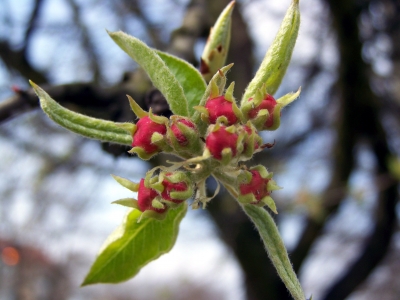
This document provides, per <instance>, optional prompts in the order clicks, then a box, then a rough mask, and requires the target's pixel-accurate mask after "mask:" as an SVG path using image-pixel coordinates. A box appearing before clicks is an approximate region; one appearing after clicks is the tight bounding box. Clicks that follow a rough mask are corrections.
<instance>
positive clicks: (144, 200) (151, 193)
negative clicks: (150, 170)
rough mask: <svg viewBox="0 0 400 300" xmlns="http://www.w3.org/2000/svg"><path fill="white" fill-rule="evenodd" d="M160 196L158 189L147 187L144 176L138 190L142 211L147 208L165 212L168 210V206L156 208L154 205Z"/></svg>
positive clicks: (139, 204)
mask: <svg viewBox="0 0 400 300" xmlns="http://www.w3.org/2000/svg"><path fill="white" fill-rule="evenodd" d="M157 196H158V193H157V191H156V190H153V189H151V188H147V187H146V186H145V185H144V179H143V178H142V179H141V180H140V183H139V191H138V206H139V209H140V211H141V212H144V211H146V210H152V211H155V212H157V213H163V212H165V211H166V210H167V207H166V206H164V208H155V207H153V205H152V202H153V200H154V199H155V198H156V197H157Z"/></svg>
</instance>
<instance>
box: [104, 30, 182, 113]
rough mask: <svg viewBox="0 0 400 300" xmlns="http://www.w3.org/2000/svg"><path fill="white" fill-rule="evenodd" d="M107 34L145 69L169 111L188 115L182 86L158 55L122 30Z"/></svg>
mask: <svg viewBox="0 0 400 300" xmlns="http://www.w3.org/2000/svg"><path fill="white" fill-rule="evenodd" d="M108 34H109V35H110V37H111V38H112V39H113V40H114V42H115V43H116V44H117V45H118V46H119V47H121V49H122V50H124V51H125V52H126V53H127V54H128V55H129V56H130V57H132V58H133V59H134V60H135V61H136V62H137V63H138V64H139V65H140V66H141V67H142V68H143V69H144V70H145V72H146V73H147V75H148V76H149V78H150V80H151V81H152V82H153V84H154V86H155V87H156V88H157V89H159V90H160V92H161V93H162V94H163V95H164V97H165V99H166V100H167V102H168V104H169V107H170V109H171V111H172V112H173V113H174V114H176V115H181V116H186V117H188V116H189V110H188V104H187V100H186V97H185V93H184V91H183V88H182V86H181V85H180V84H179V81H178V80H177V79H176V78H175V76H174V74H173V73H172V72H171V71H170V69H169V68H168V67H167V65H166V64H165V63H164V61H163V60H162V59H161V58H160V56H158V55H157V53H156V52H155V51H154V50H152V49H151V48H149V47H148V46H147V45H146V44H145V43H143V42H142V41H140V40H138V39H137V38H135V37H133V36H130V35H128V34H126V33H124V32H122V31H118V32H109V33H108Z"/></svg>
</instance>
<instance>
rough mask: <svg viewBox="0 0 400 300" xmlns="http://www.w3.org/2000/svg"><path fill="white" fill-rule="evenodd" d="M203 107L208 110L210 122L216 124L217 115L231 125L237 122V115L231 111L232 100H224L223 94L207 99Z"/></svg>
mask: <svg viewBox="0 0 400 300" xmlns="http://www.w3.org/2000/svg"><path fill="white" fill-rule="evenodd" d="M205 108H206V109H207V111H208V121H209V122H210V124H216V122H217V119H218V117H221V116H224V117H226V119H227V120H228V124H226V125H233V124H235V123H237V122H238V117H237V116H236V114H235V113H234V111H233V102H231V101H228V100H226V99H225V97H224V96H219V97H216V98H213V99H208V100H207V102H206V105H205Z"/></svg>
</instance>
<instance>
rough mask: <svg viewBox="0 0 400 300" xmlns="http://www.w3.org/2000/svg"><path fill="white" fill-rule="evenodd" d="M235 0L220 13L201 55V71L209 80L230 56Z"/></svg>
mask: <svg viewBox="0 0 400 300" xmlns="http://www.w3.org/2000/svg"><path fill="white" fill-rule="evenodd" d="M234 6H235V1H231V2H230V3H229V4H228V6H227V7H225V9H224V10H223V11H222V13H221V14H220V15H219V17H218V19H217V21H216V22H215V24H214V27H213V28H211V31H210V35H209V37H208V39H207V43H206V46H205V48H204V50H203V53H202V55H201V67H200V69H201V73H202V74H203V77H204V79H205V80H206V81H207V82H209V81H210V79H211V77H212V76H213V75H214V74H215V73H216V72H217V71H218V69H220V68H222V67H223V66H224V64H225V61H226V57H227V56H228V51H229V44H230V42H231V23H232V11H233V7H234Z"/></svg>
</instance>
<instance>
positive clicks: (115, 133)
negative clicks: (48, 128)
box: [30, 81, 132, 145]
mask: <svg viewBox="0 0 400 300" xmlns="http://www.w3.org/2000/svg"><path fill="white" fill-rule="evenodd" d="M30 84H31V86H32V87H33V89H34V90H35V93H36V94H37V95H38V97H39V99H40V105H41V107H42V109H43V111H44V112H45V113H46V114H47V116H48V117H49V118H50V119H52V120H53V121H54V122H56V123H57V124H59V125H61V126H62V127H64V128H66V129H69V130H71V131H73V132H75V133H78V134H80V135H83V136H85V137H87V138H91V139H96V140H100V141H104V142H111V143H116V144H122V145H131V144H132V136H131V135H130V134H129V133H128V132H126V131H125V130H124V129H122V128H120V127H118V124H120V123H114V122H111V121H106V120H101V119H96V118H92V117H88V116H85V115H82V114H79V113H76V112H73V111H71V110H69V109H66V108H65V107H62V106H61V105H60V104H58V103H57V102H56V101H54V100H53V99H52V98H51V97H50V96H49V95H48V94H47V93H46V92H45V91H44V90H43V89H41V88H40V87H39V86H38V85H36V84H35V83H33V82H32V81H30Z"/></svg>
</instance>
